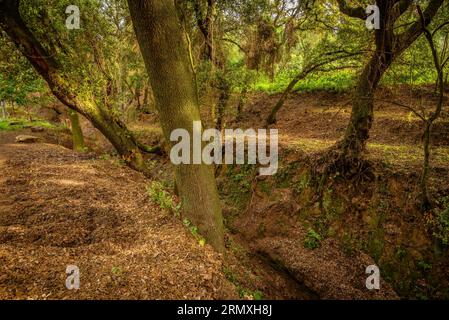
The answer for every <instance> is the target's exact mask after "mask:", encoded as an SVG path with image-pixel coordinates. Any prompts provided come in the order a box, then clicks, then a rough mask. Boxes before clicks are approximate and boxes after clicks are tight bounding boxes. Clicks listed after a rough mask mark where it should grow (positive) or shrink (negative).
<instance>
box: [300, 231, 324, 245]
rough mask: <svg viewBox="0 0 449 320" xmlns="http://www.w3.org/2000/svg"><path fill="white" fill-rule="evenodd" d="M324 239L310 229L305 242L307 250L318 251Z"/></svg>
mask: <svg viewBox="0 0 449 320" xmlns="http://www.w3.org/2000/svg"><path fill="white" fill-rule="evenodd" d="M322 240H323V237H322V236H321V235H320V234H319V233H318V232H316V231H315V230H313V229H309V231H308V232H307V235H306V239H305V240H304V247H305V248H307V249H312V250H313V249H317V248H319V247H320V246H321V241H322Z"/></svg>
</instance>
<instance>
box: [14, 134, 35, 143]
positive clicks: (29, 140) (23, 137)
mask: <svg viewBox="0 0 449 320" xmlns="http://www.w3.org/2000/svg"><path fill="white" fill-rule="evenodd" d="M38 140H39V138H38V137H34V136H27V135H20V136H17V137H16V142H18V143H35V142H37V141H38Z"/></svg>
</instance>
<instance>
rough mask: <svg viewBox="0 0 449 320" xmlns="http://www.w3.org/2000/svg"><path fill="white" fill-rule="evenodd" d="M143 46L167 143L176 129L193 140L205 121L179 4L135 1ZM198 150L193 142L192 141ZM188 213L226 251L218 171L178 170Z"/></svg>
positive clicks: (131, 4) (132, 8)
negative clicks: (197, 126)
mask: <svg viewBox="0 0 449 320" xmlns="http://www.w3.org/2000/svg"><path fill="white" fill-rule="evenodd" d="M128 4H129V8H130V11H131V17H132V20H133V24H134V29H135V32H136V35H137V39H138V42H139V44H140V48H141V51H142V54H143V57H144V60H145V64H146V67H147V69H148V73H149V76H150V82H151V86H152V88H153V92H154V96H155V101H156V108H157V111H158V113H159V117H160V121H161V125H162V129H163V132H164V135H165V138H166V140H167V141H170V134H171V132H172V131H173V130H175V129H180V128H182V129H186V130H187V131H188V132H189V133H190V136H191V137H193V122H194V121H198V120H200V113H199V104H198V100H197V94H196V88H195V85H194V83H195V81H194V75H193V72H192V69H191V66H190V62H189V56H188V51H187V48H186V46H185V43H184V41H183V36H182V31H181V27H180V25H179V22H178V18H177V15H176V11H175V6H174V3H173V1H167V0H129V1H128ZM191 145H192V142H191ZM175 179H176V184H177V187H178V191H179V195H180V198H181V200H182V205H183V210H184V211H185V213H186V215H187V217H188V218H189V219H190V220H191V221H192V223H193V224H194V225H196V226H197V227H198V229H199V231H200V233H201V234H202V235H203V236H204V237H205V238H206V240H207V241H208V242H209V243H210V244H211V245H212V246H213V247H214V248H215V249H216V250H218V251H224V235H223V220H222V213H221V206H220V200H219V197H218V191H217V186H216V182H215V178H214V172H213V168H212V167H211V166H207V165H204V164H191V165H185V164H181V165H178V166H175Z"/></svg>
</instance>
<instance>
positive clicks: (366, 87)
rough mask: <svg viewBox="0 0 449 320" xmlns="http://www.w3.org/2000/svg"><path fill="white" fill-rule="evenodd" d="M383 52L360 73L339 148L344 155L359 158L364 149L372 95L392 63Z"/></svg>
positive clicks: (369, 121) (371, 109) (371, 112)
mask: <svg viewBox="0 0 449 320" xmlns="http://www.w3.org/2000/svg"><path fill="white" fill-rule="evenodd" d="M392 62H393V61H392V59H391V57H390V58H389V59H386V54H385V53H384V52H378V53H376V54H375V55H374V56H373V57H372V58H371V60H370V61H369V63H368V64H367V66H366V67H365V69H364V71H363V73H362V74H361V75H360V77H359V80H358V82H357V86H356V89H355V94H354V97H353V104H352V113H351V119H350V122H349V125H348V127H347V129H346V134H345V137H344V140H343V141H342V142H341V148H342V151H343V154H344V156H345V157H349V158H355V159H357V158H359V157H360V154H361V153H362V151H363V150H364V149H365V145H366V142H367V140H368V138H369V131H370V129H371V127H372V124H373V119H374V95H375V92H376V89H377V87H378V85H379V82H380V80H381V78H382V76H383V74H384V73H385V71H386V70H387V69H388V68H389V66H390V65H391V63H392Z"/></svg>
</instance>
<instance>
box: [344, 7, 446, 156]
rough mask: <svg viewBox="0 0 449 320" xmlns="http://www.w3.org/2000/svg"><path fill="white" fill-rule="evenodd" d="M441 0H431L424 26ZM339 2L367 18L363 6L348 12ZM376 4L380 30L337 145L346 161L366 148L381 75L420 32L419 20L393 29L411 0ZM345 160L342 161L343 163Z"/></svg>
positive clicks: (429, 20) (354, 13)
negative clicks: (341, 138)
mask: <svg viewBox="0 0 449 320" xmlns="http://www.w3.org/2000/svg"><path fill="white" fill-rule="evenodd" d="M443 1H444V0H431V1H430V3H429V5H428V6H427V8H426V11H425V12H424V15H423V19H424V22H423V24H424V26H427V25H429V24H430V22H431V21H432V19H433V17H434V16H435V15H436V13H437V12H438V9H439V8H440V6H441V5H442V3H443ZM339 2H340V9H341V10H343V11H344V12H345V11H346V12H345V13H347V14H349V15H352V16H354V17H359V18H362V19H366V17H365V16H364V14H363V8H361V7H359V9H360V10H359V13H361V15H360V16H359V15H358V14H356V12H352V13H351V12H347V10H344V9H345V8H344V5H342V4H341V3H343V4H344V3H345V2H344V1H343V0H342V1H339ZM376 3H377V5H378V7H379V9H380V29H378V30H375V44H376V50H375V53H374V55H373V56H372V58H371V59H370V61H369V62H368V64H367V65H366V67H365V68H364V71H363V73H362V74H361V75H360V77H359V80H358V83H357V87H356V90H355V95H354V100H353V105H352V114H351V120H350V122H349V125H348V127H347V129H346V134H345V137H344V139H343V141H341V142H340V143H339V144H338V146H339V149H340V150H341V151H342V155H343V157H344V158H346V159H347V160H349V161H351V160H352V159H359V158H360V156H361V153H362V152H363V150H364V149H365V146H366V142H367V140H368V138H369V131H370V129H371V126H372V124H373V118H374V114H373V105H374V95H375V93H376V89H377V87H378V85H379V82H380V80H381V79H382V76H383V75H384V74H385V72H386V71H387V70H388V68H389V67H390V66H391V64H392V63H393V62H394V61H395V59H396V58H397V57H398V56H400V55H401V54H402V53H403V52H404V51H405V50H406V49H408V48H409V47H410V46H411V45H412V44H413V43H414V42H415V41H416V39H418V37H419V36H420V35H421V34H422V32H423V29H422V26H421V21H416V22H414V23H412V24H410V26H409V27H408V29H407V30H406V31H404V32H402V33H400V34H395V32H394V31H395V23H396V21H397V20H398V19H399V18H400V16H401V15H402V14H404V13H405V12H406V10H407V9H408V8H409V7H410V5H411V1H404V2H402V1H401V2H398V1H396V0H378V1H377V2H376ZM346 9H348V8H346ZM346 162H347V161H344V162H343V163H345V164H346Z"/></svg>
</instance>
